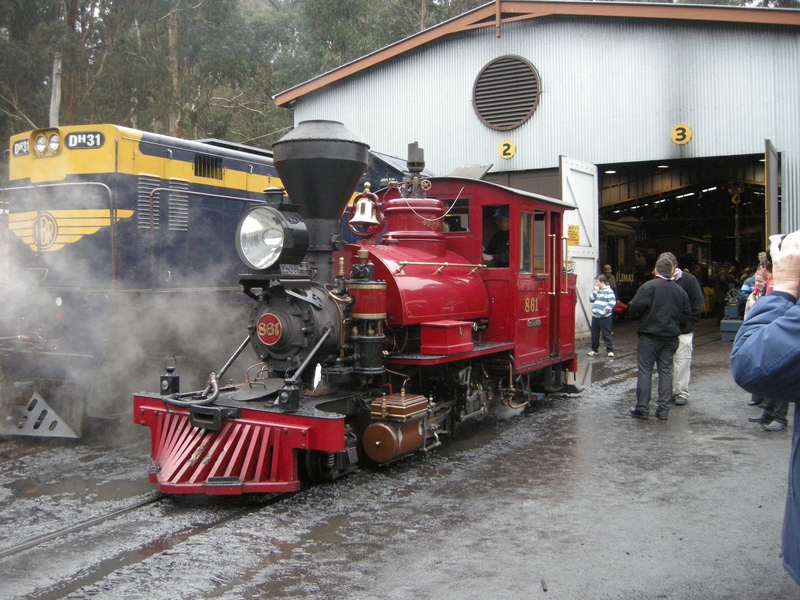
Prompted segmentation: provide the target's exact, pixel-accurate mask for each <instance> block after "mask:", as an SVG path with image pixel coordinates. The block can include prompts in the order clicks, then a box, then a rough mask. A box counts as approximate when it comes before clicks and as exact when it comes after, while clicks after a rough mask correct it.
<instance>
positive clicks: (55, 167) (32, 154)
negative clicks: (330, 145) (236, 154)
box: [9, 125, 281, 192]
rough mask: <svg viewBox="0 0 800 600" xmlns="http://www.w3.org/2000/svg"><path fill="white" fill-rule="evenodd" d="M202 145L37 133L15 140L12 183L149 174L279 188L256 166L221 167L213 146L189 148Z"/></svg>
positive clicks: (77, 128)
mask: <svg viewBox="0 0 800 600" xmlns="http://www.w3.org/2000/svg"><path fill="white" fill-rule="evenodd" d="M199 143H202V142H191V141H187V140H181V139H178V138H173V137H169V136H164V135H158V134H153V133H147V132H143V131H139V130H136V129H130V128H128V127H122V126H118V125H73V126H66V127H59V128H45V129H36V130H33V131H29V132H26V133H22V134H19V135H15V136H12V137H11V140H10V151H11V156H10V159H11V160H10V161H9V181H11V182H22V181H25V180H29V181H30V182H31V183H45V182H57V181H64V180H65V179H68V178H70V177H72V176H85V175H103V174H112V173H119V174H127V175H137V176H138V175H141V174H150V175H155V176H157V177H160V178H162V179H182V180H185V181H187V182H189V183H194V184H200V185H212V186H219V187H224V188H228V189H232V190H246V191H251V192H261V191H263V190H264V189H265V188H267V187H272V186H279V185H281V182H280V179H279V178H278V177H275V176H272V175H261V174H258V173H254V172H252V171H253V167H252V165H251V166H250V168H249V169H244V168H243V169H242V170H239V169H232V168H223V167H222V161H221V154H220V153H218V152H217V150H216V148H215V147H214V146H212V145H209V144H205V148H203V149H202V150H200V149H198V148H192V149H190V148H189V147H188V146H189V145H190V144H199ZM142 144H147V145H148V146H151V147H153V148H160V149H163V154H164V156H157V155H155V154H150V153H147V152H143V151H142V149H141V145H142ZM181 151H183V152H181ZM179 154H183V156H178V155H179ZM189 155H191V159H189V158H188V156H189ZM248 158H250V160H251V161H252V162H253V163H255V164H263V162H264V160H259V155H257V154H254V155H253V156H252V157H246V158H245V157H243V158H242V159H241V161H242V162H243V163H246V162H248Z"/></svg>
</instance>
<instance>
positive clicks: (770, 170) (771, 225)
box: [764, 140, 781, 248]
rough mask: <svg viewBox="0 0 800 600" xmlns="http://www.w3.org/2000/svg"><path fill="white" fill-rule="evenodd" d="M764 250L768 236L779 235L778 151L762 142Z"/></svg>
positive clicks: (766, 246)
mask: <svg viewBox="0 0 800 600" xmlns="http://www.w3.org/2000/svg"><path fill="white" fill-rule="evenodd" d="M764 158H765V159H766V164H765V167H764V248H769V236H771V235H775V234H777V233H780V232H781V231H780V218H779V216H778V193H779V192H778V165H779V161H778V151H777V150H775V146H773V145H772V142H770V141H769V140H764Z"/></svg>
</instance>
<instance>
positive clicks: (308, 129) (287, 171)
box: [272, 121, 369, 219]
mask: <svg viewBox="0 0 800 600" xmlns="http://www.w3.org/2000/svg"><path fill="white" fill-rule="evenodd" d="M272 150H273V159H274V161H275V169H277V171H278V175H279V176H280V178H281V182H282V184H283V187H284V188H286V191H287V193H288V194H289V198H290V199H291V200H292V202H293V203H294V204H296V205H297V206H298V207H299V211H298V212H299V213H300V214H301V215H302V216H303V217H305V218H308V219H336V218H337V217H338V216H339V214H340V213H341V212H342V210H343V209H344V207H345V205H346V204H347V201H348V200H350V196H351V195H352V194H353V191H354V190H355V189H356V186H357V185H358V182H359V180H360V179H361V175H362V173H363V172H364V169H365V168H366V167H367V165H368V164H369V146H368V145H367V144H365V143H364V142H362V141H360V140H358V139H357V138H356V137H355V136H354V135H353V134H352V133H350V132H349V131H348V130H347V129H346V128H345V127H344V125H342V124H341V123H339V122H338V121H302V122H301V123H300V124H299V125H298V126H297V127H295V129H294V130H293V131H292V132H290V133H288V134H287V135H285V136H284V137H282V138H281V139H280V140H278V141H277V142H275V144H274V145H273V147H272Z"/></svg>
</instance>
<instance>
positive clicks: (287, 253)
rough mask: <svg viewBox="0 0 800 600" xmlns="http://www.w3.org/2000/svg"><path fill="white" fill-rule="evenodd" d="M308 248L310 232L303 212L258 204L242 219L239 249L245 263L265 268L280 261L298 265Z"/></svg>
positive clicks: (237, 234) (238, 234)
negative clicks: (280, 209)
mask: <svg viewBox="0 0 800 600" xmlns="http://www.w3.org/2000/svg"><path fill="white" fill-rule="evenodd" d="M307 250H308V231H307V230H306V224H305V223H304V222H303V219H302V218H301V217H300V215H297V214H295V213H285V212H280V211H278V210H276V209H274V208H272V207H268V206H257V207H256V208H254V209H252V210H250V211H248V212H247V213H245V214H244V216H243V217H242V218H241V219H240V221H239V225H238V227H237V228H236V251H237V252H238V253H239V258H241V259H242V262H244V264H245V265H247V266H248V267H250V268H251V269H254V270H256V271H265V270H267V269H269V268H271V267H273V266H275V265H279V264H297V263H298V262H300V261H301V260H302V259H303V257H304V256H305V254H306V251H307Z"/></svg>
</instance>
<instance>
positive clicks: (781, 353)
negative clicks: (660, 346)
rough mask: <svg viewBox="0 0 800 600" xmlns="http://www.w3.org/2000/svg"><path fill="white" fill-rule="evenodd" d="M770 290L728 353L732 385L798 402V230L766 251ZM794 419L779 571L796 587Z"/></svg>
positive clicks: (799, 506)
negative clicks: (771, 285) (769, 269)
mask: <svg viewBox="0 0 800 600" xmlns="http://www.w3.org/2000/svg"><path fill="white" fill-rule="evenodd" d="M770 250H771V254H772V276H773V278H774V286H773V288H772V291H770V293H769V294H767V295H766V296H764V297H763V298H761V299H759V301H758V302H756V303H755V304H754V305H753V308H751V309H750V312H749V313H747V320H746V321H745V322H744V323H743V324H742V327H741V328H740V329H739V332H738V333H737V334H736V339H735V340H734V341H733V351H732V352H731V371H732V372H733V378H734V380H735V381H736V383H737V384H739V385H740V386H741V387H743V388H744V389H746V390H747V391H748V392H752V393H754V394H759V395H760V396H764V397H765V398H775V399H779V400H785V401H790V402H797V400H798V398H800V305H798V303H797V298H798V294H800V291H799V290H800V231H795V232H794V233H790V234H789V235H788V236H786V237H785V238H784V239H783V241H782V242H781V241H780V240H776V241H774V242H773V243H772V246H771V248H770ZM798 451H800V418H799V417H798V411H797V407H795V413H794V430H793V432H792V451H791V453H790V454H789V491H788V493H787V495H786V511H785V513H784V518H783V566H784V568H785V569H786V570H787V571H788V572H789V575H791V576H792V578H793V579H794V580H795V582H796V583H798V584H800V457H798Z"/></svg>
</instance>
